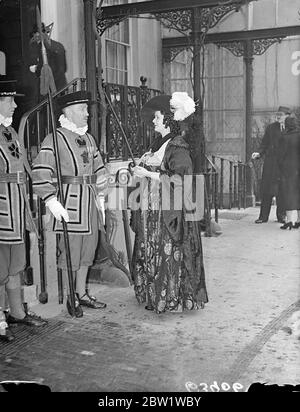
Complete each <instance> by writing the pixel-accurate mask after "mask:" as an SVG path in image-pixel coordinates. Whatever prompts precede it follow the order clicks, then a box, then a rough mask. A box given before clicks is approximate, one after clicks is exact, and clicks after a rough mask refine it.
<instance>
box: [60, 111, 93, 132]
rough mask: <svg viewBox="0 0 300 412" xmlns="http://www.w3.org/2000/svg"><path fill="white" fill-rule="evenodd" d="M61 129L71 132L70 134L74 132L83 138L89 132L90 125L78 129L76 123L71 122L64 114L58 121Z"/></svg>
mask: <svg viewBox="0 0 300 412" xmlns="http://www.w3.org/2000/svg"><path fill="white" fill-rule="evenodd" d="M58 121H59V123H60V125H61V127H64V128H65V129H68V130H70V132H74V133H77V134H79V136H83V135H84V134H86V132H87V131H88V125H86V126H83V127H77V126H76V124H75V123H73V122H71V121H70V120H69V119H67V118H66V116H65V115H64V114H62V115H61V116H60V118H59V119H58Z"/></svg>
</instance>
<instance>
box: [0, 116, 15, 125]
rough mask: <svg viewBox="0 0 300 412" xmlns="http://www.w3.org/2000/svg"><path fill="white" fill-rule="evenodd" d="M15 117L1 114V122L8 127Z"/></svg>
mask: <svg viewBox="0 0 300 412" xmlns="http://www.w3.org/2000/svg"><path fill="white" fill-rule="evenodd" d="M12 121H13V118H12V117H4V116H2V114H0V124H3V126H4V127H8V126H10V125H11V124H12Z"/></svg>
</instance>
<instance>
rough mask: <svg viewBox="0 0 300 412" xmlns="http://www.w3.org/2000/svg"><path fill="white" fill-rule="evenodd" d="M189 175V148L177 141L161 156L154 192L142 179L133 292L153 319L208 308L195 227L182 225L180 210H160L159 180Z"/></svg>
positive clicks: (194, 223)
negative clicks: (145, 205) (144, 201)
mask: <svg viewBox="0 0 300 412" xmlns="http://www.w3.org/2000/svg"><path fill="white" fill-rule="evenodd" d="M192 170H193V169H192V160H191V157H190V154H189V146H188V145H187V143H186V142H185V140H184V139H183V138H182V137H181V136H176V137H175V138H173V139H172V140H171V141H170V142H169V143H168V146H167V148H166V151H165V155H164V158H163V161H162V165H161V184H160V185H159V189H158V190H157V187H156V188H155V187H153V183H152V182H151V181H150V179H148V178H147V180H148V188H149V190H148V192H147V191H146V195H145V196H147V200H148V208H147V210H142V211H140V222H139V224H137V225H136V238H135V245H134V252H133V268H134V279H135V286H134V289H135V295H136V298H137V300H138V302H139V303H146V304H147V309H152V310H154V311H155V312H157V313H161V312H165V311H172V312H182V311H183V310H191V309H198V308H199V307H204V304H205V303H206V302H208V297H207V291H206V284H205V272H204V265H203V252H202V243H201V234H200V226H199V221H187V220H186V219H185V210H184V207H182V209H181V210H163V208H162V187H163V176H164V175H167V176H169V177H172V176H174V175H179V176H181V177H183V176H185V175H191V174H192ZM145 179H146V178H145ZM157 193H158V196H156V194H157Z"/></svg>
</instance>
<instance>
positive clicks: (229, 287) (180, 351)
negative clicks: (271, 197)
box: [0, 207, 300, 392]
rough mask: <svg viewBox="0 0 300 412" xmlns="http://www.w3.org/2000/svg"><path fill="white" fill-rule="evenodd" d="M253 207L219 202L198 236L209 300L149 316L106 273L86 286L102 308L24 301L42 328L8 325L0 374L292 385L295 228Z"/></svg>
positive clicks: (155, 383) (299, 262)
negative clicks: (215, 221) (79, 313)
mask: <svg viewBox="0 0 300 412" xmlns="http://www.w3.org/2000/svg"><path fill="white" fill-rule="evenodd" d="M258 212H259V210H258V208H247V209H241V210H237V209H234V210H221V211H220V212H219V224H220V226H221V228H222V232H223V233H222V234H221V235H220V236H217V237H211V238H208V237H204V236H203V238H202V240H203V250H204V261H205V270H206V282H207V289H208V295H209V302H208V303H207V305H206V306H205V308H204V309H203V310H199V311H193V312H186V313H182V314H175V313H165V314H161V315H157V314H155V313H153V312H149V311H146V310H145V309H144V305H138V303H137V301H136V299H135V296H134V291H133V289H132V287H131V286H127V285H126V284H123V285H122V287H120V284H119V283H118V282H111V281H109V279H106V281H105V282H102V283H97V284H96V283H94V284H92V285H91V292H92V293H93V294H95V295H96V296H97V297H98V298H99V299H100V300H101V301H104V302H106V303H107V305H108V306H107V308H106V309H105V310H98V311H96V310H92V309H86V310H84V316H83V317H82V318H79V319H72V318H71V317H70V316H69V315H68V313H67V312H66V309H65V305H64V304H63V305H58V303H57V301H56V300H53V301H50V302H48V303H47V304H45V305H42V304H38V305H35V306H33V307H32V308H31V309H32V310H33V311H34V312H35V313H37V314H39V315H41V316H43V317H44V318H47V319H48V320H49V324H48V326H46V327H43V328H36V329H35V328H28V327H21V326H17V327H16V328H15V329H14V331H15V332H14V333H15V334H16V336H17V339H16V340H15V341H14V342H13V343H10V344H3V343H1V345H0V381H7V380H14V381H15V380H22V381H34V382H38V383H40V384H44V385H47V386H48V387H49V388H50V389H51V391H53V392H204V391H247V390H248V388H249V386H250V385H251V384H252V383H255V382H260V383H266V384H277V385H284V384H291V385H298V384H299V383H300V350H299V349H300V340H299V339H297V338H296V337H295V336H294V335H293V334H290V329H289V328H288V325H289V322H290V320H291V317H292V316H293V315H294V314H295V313H296V312H298V311H300V303H299V302H300V301H299V292H300V287H299V286H300V282H299V274H300V270H299V269H300V259H299V237H300V230H299V229H298V230H295V229H293V230H291V231H289V230H280V229H279V226H280V224H279V223H277V222H276V221H275V210H274V207H273V208H272V211H271V215H270V220H269V222H268V223H264V224H260V225H257V224H254V220H255V219H256V218H257V216H258Z"/></svg>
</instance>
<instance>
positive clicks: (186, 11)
mask: <svg viewBox="0 0 300 412" xmlns="http://www.w3.org/2000/svg"><path fill="white" fill-rule="evenodd" d="M252 1H257V0H184V1H183V0H161V1H159V2H157V1H153V0H152V1H145V2H139V3H129V4H122V5H116V6H106V7H101V8H99V7H98V8H97V30H98V32H99V34H100V35H102V34H103V33H104V31H105V30H106V29H108V28H109V27H112V26H114V25H115V24H118V23H120V22H121V21H123V20H125V19H128V18H129V17H134V16H138V15H140V14H151V15H152V16H153V18H155V19H157V20H159V21H160V22H161V23H162V24H163V25H164V26H165V27H166V28H168V29H175V30H177V31H179V32H181V33H188V32H189V31H191V30H192V14H193V9H194V8H200V9H201V17H200V20H201V21H200V23H201V27H203V30H205V31H207V30H208V29H210V28H212V27H214V26H216V25H217V24H218V23H219V21H220V20H221V19H222V18H223V17H224V16H226V15H227V14H228V13H231V12H238V11H239V10H240V8H241V7H242V6H243V5H245V4H248V3H250V2H252Z"/></svg>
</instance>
